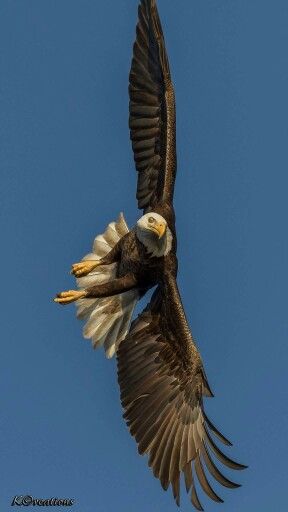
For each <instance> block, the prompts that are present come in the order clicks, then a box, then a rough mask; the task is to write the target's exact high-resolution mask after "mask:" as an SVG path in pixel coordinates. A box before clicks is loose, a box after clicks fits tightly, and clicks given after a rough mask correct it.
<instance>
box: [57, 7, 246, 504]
mask: <svg viewBox="0 0 288 512" xmlns="http://www.w3.org/2000/svg"><path fill="white" fill-rule="evenodd" d="M138 15H139V20H138V24H137V29H136V41H135V44H134V48H133V60H132V66H131V72H130V77H129V80H130V85H129V94H130V117H129V126H130V134H131V140H132V147H133V151H134V158H135V164H136V169H137V171H138V183H137V199H138V206H139V208H141V209H144V216H143V217H141V219H139V221H138V222H137V225H136V226H135V227H134V228H133V229H132V230H131V231H129V230H128V227H127V225H126V223H125V220H124V218H123V217H120V218H119V220H118V222H117V223H112V224H110V225H109V227H108V229H107V230H106V232H105V233H104V234H103V235H101V236H98V237H97V238H96V240H95V243H94V248H93V253H92V254H90V255H88V256H87V257H86V258H84V261H82V262H81V263H78V264H75V265H74V266H73V270H72V272H73V273H74V274H75V275H76V276H77V277H78V278H79V280H78V284H79V286H80V288H81V290H80V292H74V291H69V292H62V293H61V294H58V296H57V298H56V299H55V300H56V301H57V302H60V303H62V304H65V303H69V302H73V301H75V300H77V299H79V300H78V316H79V317H80V318H86V319H88V322H87V324H86V327H85V330H84V335H85V337H90V338H92V342H93V345H94V347H96V346H99V345H101V344H104V347H105V350H106V354H107V355H108V357H112V355H113V354H114V353H115V351H116V356H117V363H118V380H119V385H120V391H121V402H122V405H123V408H124V418H125V420H126V422H127V425H128V427H129V430H130V432H131V434H132V436H134V437H135V440H136V442H137V444H138V451H139V453H140V454H147V456H148V463H149V466H150V467H151V469H152V471H153V473H154V475H155V476H156V477H157V478H159V480H160V482H161V485H162V487H163V488H164V489H165V490H166V489H167V488H168V487H169V486H170V485H171V486H172V491H173V495H174V498H175V500H176V503H177V504H178V505H179V502H180V477H181V474H183V475H184V479H185V485H186V489H187V492H191V502H192V504H193V505H194V507H195V508H196V509H197V510H203V508H202V506H201V503H200V501H199V498H198V494H197V490H196V485H198V484H196V485H195V482H197V481H198V483H199V484H200V486H201V487H202V489H203V491H204V492H205V493H206V494H207V495H208V496H209V497H210V498H211V499H212V500H214V501H216V502H221V501H222V499H221V498H220V497H219V496H218V495H217V494H216V493H215V491H214V490H213V489H212V487H211V484H210V483H209V481H208V479H207V476H206V472H207V471H208V473H209V474H210V475H211V476H212V477H213V478H214V479H215V480H216V481H217V482H219V483H220V484H221V485H223V486H225V487H228V488H236V487H239V486H238V484H235V483H233V482H232V481H230V480H229V479H228V478H227V477H225V476H224V475H223V474H222V473H221V472H220V470H219V469H218V468H217V466H216V464H215V462H214V461H213V458H212V455H213V456H215V457H216V458H217V459H218V460H219V461H220V462H221V463H222V464H224V465H225V466H227V467H229V468H231V469H236V470H239V469H243V468H244V467H245V466H243V465H241V464H238V463H236V462H234V461H232V460H231V459H230V458H228V457H227V456H226V455H224V454H223V453H222V452H221V451H220V449H219V448H218V447H217V445H216V443H215V441H214V437H216V438H217V439H218V440H219V441H221V442H222V443H223V444H224V445H230V444H231V443H230V442H229V441H228V440H227V439H226V438H225V437H224V436H223V435H222V434H221V433H220V432H219V431H218V430H217V429H216V427H215V426H214V425H213V424H212V422H211V421H210V420H209V419H208V418H207V416H206V415H205V412H204V406H203V397H211V396H213V395H212V392H211V389H210V387H209V384H208V381H207V377H206V374H205V371H204V368H203V363H202V360H201V356H200V354H199V352H198V349H197V347H196V345H195V342H194V340H193V337H192V334H191V332H190V329H189V326H188V323H187V320H186V316H185V313H184V310H183V306H182V302H181V298H180V295H179V291H178V287H177V282H176V278H177V267H178V262H177V256H176V246H177V243H176V230H175V214H174V208H173V193H174V184H175V177H176V127H175V98H174V90H173V85H172V82H171V77H170V70H169V63H168V57H167V53H166V49H165V43H164V36H163V32H162V28H161V23H160V19H159V15H158V12H157V7H156V2H155V0H142V1H141V3H140V5H139V11H138ZM99 256H100V259H99ZM96 267H97V270H96V272H94V269H95V268H96ZM98 267H99V269H98ZM107 268H108V270H107ZM101 269H102V270H101ZM105 269H106V270H105ZM109 269H111V270H109ZM83 276H84V277H83ZM85 276H86V277H85ZM93 279H94V284H92V285H91V283H93ZM152 287H156V289H155V291H154V294H153V296H152V299H151V301H150V303H149V304H148V306H147V307H146V309H145V310H144V311H143V312H142V313H141V314H140V315H139V317H138V318H137V319H136V320H135V321H134V322H133V323H132V325H131V327H130V328H129V324H130V319H131V315H132V312H133V308H134V306H135V304H136V302H137V300H138V299H139V298H141V297H142V296H143V295H144V294H145V293H146V292H147V290H149V289H150V288H152ZM113 297H114V298H115V299H113ZM99 312H100V313H99ZM97 313H98V316H97ZM121 314H122V316H123V318H124V320H123V321H122V319H121ZM101 315H102V316H101ZM113 315H114V316H113Z"/></svg>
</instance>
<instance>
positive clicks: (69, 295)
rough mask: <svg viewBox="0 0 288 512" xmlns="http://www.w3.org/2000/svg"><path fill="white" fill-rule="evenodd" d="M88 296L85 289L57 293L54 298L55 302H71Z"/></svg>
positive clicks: (63, 303)
mask: <svg viewBox="0 0 288 512" xmlns="http://www.w3.org/2000/svg"><path fill="white" fill-rule="evenodd" d="M85 296H86V291H85V290H80V291H77V290H68V291H67V292H60V293H57V295H56V297H55V298H54V302H57V303H58V304H62V305H65V304H71V302H75V301H76V300H79V299H83V298H84V297H85Z"/></svg>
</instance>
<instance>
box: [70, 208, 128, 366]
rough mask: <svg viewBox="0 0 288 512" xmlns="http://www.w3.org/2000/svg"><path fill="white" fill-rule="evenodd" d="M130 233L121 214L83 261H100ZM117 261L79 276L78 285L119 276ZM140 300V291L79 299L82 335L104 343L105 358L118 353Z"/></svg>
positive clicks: (97, 238)
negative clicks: (86, 274)
mask: <svg viewBox="0 0 288 512" xmlns="http://www.w3.org/2000/svg"><path fill="white" fill-rule="evenodd" d="M128 232H129V228H128V226H127V224H126V221H125V219H124V216H123V214H122V213H120V215H119V218H118V220H117V222H111V223H110V224H109V225H108V226H107V228H106V231H105V233H103V234H102V235H98V236H97V237H96V238H95V241H94V244H93V249H92V253H90V254H87V255H86V256H85V257H84V258H83V260H96V259H97V260H98V259H100V258H103V257H104V256H106V254H108V253H109V252H110V251H111V249H112V248H113V247H114V245H116V243H117V242H118V241H119V240H120V238H122V237H123V236H124V235H126V234H127V233H128ZM116 273H117V263H114V264H112V265H103V267H101V266H99V267H97V268H96V270H94V271H93V272H90V274H88V276H85V277H81V278H79V279H77V285H78V287H79V288H87V287H89V286H93V285H96V284H103V283H107V282H108V281H111V280H113V279H115V278H116ZM137 300H138V292H137V290H130V291H128V292H124V293H121V294H119V295H114V296H113V297H105V298H100V299H94V298H91V299H80V300H78V301H77V302H76V307H77V318H79V319H81V320H86V323H85V325H84V329H83V336H84V338H86V339H91V342H92V345H93V347H94V348H98V347H100V346H102V345H103V346H104V349H105V353H106V357H108V358H111V357H113V355H114V354H115V351H116V350H117V347H118V345H119V343H120V342H121V341H122V340H123V339H124V338H125V336H126V334H127V332H128V330H129V327H130V323H131V317H132V314H133V311H134V308H135V306H136V303H137Z"/></svg>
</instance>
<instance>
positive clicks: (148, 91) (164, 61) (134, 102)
mask: <svg viewBox="0 0 288 512" xmlns="http://www.w3.org/2000/svg"><path fill="white" fill-rule="evenodd" d="M138 12H139V21H138V24H137V29H136V41H135V44H134V48H133V60H132V66H131V72H130V77H129V80H130V85H129V96H130V106H129V110H130V117H129V126H130V137H131V140H132V147H133V151H134V159H135V164H136V168H137V171H138V183H137V199H138V207H139V208H144V209H145V211H149V210H150V211H151V210H152V209H153V206H154V205H155V204H157V203H159V202H161V201H162V200H163V201H166V202H172V200H173V191H174V182H175V175H176V129H175V100H174V90H173V84H172V82H171V78H170V71H169V63H168V57H167V53H166V49H165V42H164V36H163V32H162V28H161V23H160V19H159V15H158V11H157V7H156V1H155V0H141V3H140V5H139V10H138Z"/></svg>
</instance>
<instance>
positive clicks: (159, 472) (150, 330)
mask: <svg viewBox="0 0 288 512" xmlns="http://www.w3.org/2000/svg"><path fill="white" fill-rule="evenodd" d="M117 361H118V380H119V385H120V390H121V401H122V405H123V408H124V411H125V412H124V418H125V419H126V422H127V425H128V427H129V429H130V432H131V434H132V435H133V436H134V437H135V439H136V441H137V443H138V451H139V453H140V454H144V453H146V454H147V455H148V456H149V466H151V468H152V470H153V472H154V475H155V476H156V477H157V478H159V479H160V481H161V484H162V487H163V488H164V489H165V490H166V489H167V488H168V487H169V485H170V484H171V485H172V489H173V494H174V498H175V500H176V502H177V504H178V505H179V502H180V475H181V473H184V476H185V483H186V489H187V492H189V491H190V490H191V501H192V503H193V505H194V506H195V508H196V509H197V510H203V509H202V506H201V504H200V501H199V498H198V495H197V491H196V487H195V480H196V479H195V476H196V477H197V480H198V481H199V483H200V485H201V487H202V489H203V490H204V491H205V493H206V494H207V495H208V496H209V497H210V498H211V499H212V500H214V501H217V502H222V499H221V498H219V496H217V494H216V493H215V491H214V490H213V489H212V487H211V485H210V483H209V481H208V479H207V476H206V474H205V470H208V472H209V473H210V474H211V475H212V476H213V477H214V478H215V479H216V480H217V481H218V482H219V483H220V484H222V485H223V486H225V487H230V488H235V487H239V486H238V484H235V483H233V482H231V481H230V480H228V478H226V477H225V476H224V475H223V474H222V473H221V472H220V471H219V469H218V468H217V466H216V465H215V463H214V462H213V459H212V456H211V452H212V453H213V454H214V455H215V456H216V458H217V459H219V460H220V461H221V462H222V463H223V464H224V465H226V466H228V467H229V468H232V469H244V467H245V466H242V465H240V464H238V463H236V462H234V461H232V460H231V459H229V458H228V457H227V456H226V455H224V454H223V453H222V452H221V451H220V449H219V448H218V447H217V446H216V444H215V442H214V440H213V435H214V436H216V437H217V438H218V439H219V440H220V441H222V442H223V443H224V444H225V445H230V444H231V443H230V442H229V441H228V440H227V439H226V438H225V437H224V436H223V435H222V434H221V433H220V432H219V431H218V430H217V429H216V427H215V426H214V425H213V424H212V423H211V421H209V419H208V418H207V416H206V415H205V412H204V408H203V396H213V395H212V393H211V390H210V388H209V385H208V382H207V379H206V376H205V372H204V369H203V365H202V362H201V358H200V355H199V352H198V350H197V348H196V346H195V344H194V342H193V338H192V335H191V333H190V330H189V328H188V325H187V322H186V318H185V314H184V311H183V308H182V305H181V299H180V296H179V292H178V288H177V284H176V281H175V279H174V278H173V277H167V279H166V281H165V283H164V284H163V286H161V288H160V287H158V288H157V290H156V292H155V293H154V295H153V297H152V300H151V302H150V304H149V305H148V306H147V308H146V309H145V310H144V312H143V313H142V314H141V315H140V316H139V317H138V318H137V319H136V320H135V321H134V323H133V324H132V328H131V330H130V333H129V335H128V337H127V338H126V339H125V340H124V341H122V343H121V344H120V347H119V349H118V352H117Z"/></svg>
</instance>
